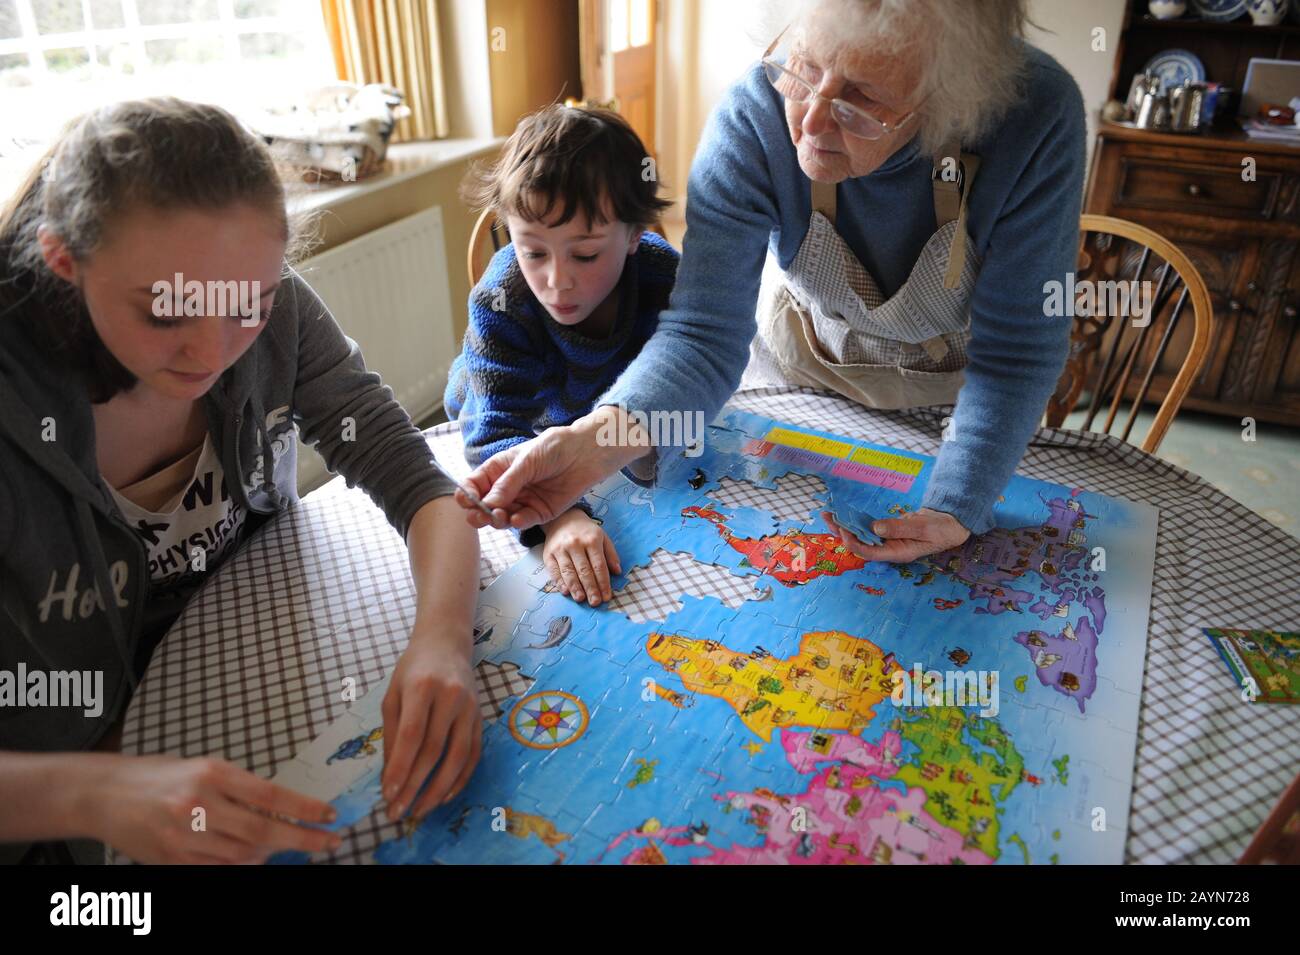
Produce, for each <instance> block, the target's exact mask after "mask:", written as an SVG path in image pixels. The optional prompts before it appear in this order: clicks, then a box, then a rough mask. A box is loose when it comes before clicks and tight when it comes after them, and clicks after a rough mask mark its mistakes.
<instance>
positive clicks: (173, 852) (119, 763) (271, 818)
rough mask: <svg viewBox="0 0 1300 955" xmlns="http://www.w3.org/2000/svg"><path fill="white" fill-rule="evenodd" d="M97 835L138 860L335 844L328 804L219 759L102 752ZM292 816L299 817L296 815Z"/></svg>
mask: <svg viewBox="0 0 1300 955" xmlns="http://www.w3.org/2000/svg"><path fill="white" fill-rule="evenodd" d="M96 760H97V762H98V764H99V765H98V767H97V769H96V771H95V773H94V777H93V785H92V786H91V787H89V788H90V789H91V790H92V792H89V793H88V794H87V797H86V799H87V802H88V803H89V802H92V801H93V808H92V809H91V810H90V811H89V816H90V818H91V819H92V823H91V825H90V827H89V828H90V830H91V834H92V835H93V836H94V837H95V838H97V839H100V840H102V841H103V842H105V843H107V844H108V845H111V846H113V847H114V848H116V849H118V850H120V851H121V852H124V853H126V855H128V856H129V857H130V858H132V859H134V860H135V861H137V862H151V863H167V864H176V863H200V864H214V863H216V864H219V863H261V862H265V861H266V859H267V857H268V856H269V855H271V854H272V853H273V852H278V851H281V850H297V851H300V852H322V851H326V850H333V849H337V848H338V847H339V845H340V839H339V836H338V835H337V834H336V833H333V832H326V831H323V830H320V829H312V828H307V827H306V826H305V825H300V824H298V822H301V823H315V824H326V823H329V822H332V821H334V819H335V817H336V813H335V811H334V808H333V807H332V806H330V805H329V804H328V803H323V802H321V801H320V800H318V799H312V798H310V797H308V796H304V795H302V794H301V793H297V792H294V791H293V790H291V789H286V788H284V787H283V786H277V785H276V784H275V783H273V782H271V781H270V780H267V779H262V778H261V777H259V776H255V775H253V774H252V773H250V772H248V771H247V770H245V769H240V768H239V767H238V766H235V765H234V764H233V763H228V762H226V761H225V760H221V759H211V758H200V759H179V758H176V757H172V756H120V755H111V756H109V755H105V756H102V757H96ZM293 820H298V822H295V821H293Z"/></svg>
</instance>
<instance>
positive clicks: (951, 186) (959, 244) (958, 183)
mask: <svg viewBox="0 0 1300 955" xmlns="http://www.w3.org/2000/svg"><path fill="white" fill-rule="evenodd" d="M979 168H980V158H979V156H976V155H974V154H973V153H965V152H962V151H961V142H960V141H959V140H956V139H950V140H949V141H948V142H946V143H944V145H943V148H942V149H941V150H939V152H938V153H937V154H936V155H935V157H934V168H933V170H932V171H931V173H930V179H931V182H932V184H933V187H934V221H935V225H936V227H942V226H945V225H947V224H948V223H949V222H952V221H953V220H954V219H955V220H956V221H957V231H956V232H955V233H953V237H952V244H951V245H950V246H949V247H948V268H947V271H946V272H945V273H944V276H943V287H944V288H946V289H955V288H956V287H957V286H958V284H960V282H961V271H962V268H963V267H964V266H965V264H966V200H967V199H968V198H969V197H970V190H971V184H972V183H973V182H974V181H975V175H976V173H978V172H979Z"/></svg>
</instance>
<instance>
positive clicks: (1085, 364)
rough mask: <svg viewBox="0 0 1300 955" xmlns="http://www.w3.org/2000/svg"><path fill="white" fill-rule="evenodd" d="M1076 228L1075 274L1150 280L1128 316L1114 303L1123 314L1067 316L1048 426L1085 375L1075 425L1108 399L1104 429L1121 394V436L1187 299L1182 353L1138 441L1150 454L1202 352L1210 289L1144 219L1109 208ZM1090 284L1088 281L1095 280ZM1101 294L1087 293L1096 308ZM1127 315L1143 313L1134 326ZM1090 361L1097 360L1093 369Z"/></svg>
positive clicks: (1063, 412)
mask: <svg viewBox="0 0 1300 955" xmlns="http://www.w3.org/2000/svg"><path fill="white" fill-rule="evenodd" d="M1080 232H1081V236H1080V242H1079V268H1078V273H1077V276H1076V282H1078V283H1082V282H1084V281H1085V280H1086V281H1089V282H1092V283H1103V282H1122V283H1124V285H1123V288H1126V289H1136V288H1140V287H1141V286H1133V285H1129V284H1128V283H1129V282H1139V283H1141V282H1150V283H1151V285H1152V286H1153V287H1154V291H1153V293H1152V294H1151V296H1150V301H1149V302H1145V303H1143V302H1142V298H1141V297H1139V299H1138V303H1139V304H1145V305H1146V306H1147V307H1146V309H1145V311H1141V312H1139V314H1138V315H1132V316H1130V315H1129V314H1127V312H1129V311H1131V309H1121V310H1120V311H1122V312H1125V314H1100V315H1099V314H1093V315H1079V316H1077V317H1076V318H1075V325H1074V330H1073V331H1072V332H1071V334H1070V354H1069V358H1068V359H1067V360H1066V366H1065V371H1064V373H1063V374H1062V376H1061V380H1060V381H1059V382H1058V383H1057V386H1056V393H1055V394H1053V395H1052V397H1051V399H1050V400H1049V401H1048V403H1047V415H1046V421H1047V424H1048V425H1049V426H1051V427H1056V428H1059V427H1061V426H1062V425H1063V424H1064V422H1065V418H1066V416H1067V415H1068V414H1069V413H1070V412H1071V411H1073V410H1074V407H1075V405H1076V404H1077V403H1078V401H1079V398H1080V396H1081V395H1082V394H1083V390H1084V387H1085V384H1086V383H1087V382H1088V381H1089V380H1090V379H1091V381H1092V385H1091V389H1090V390H1091V394H1090V398H1089V402H1088V414H1087V418H1086V419H1085V421H1084V423H1083V430H1085V431H1089V430H1092V429H1093V424H1094V422H1095V421H1096V419H1097V416H1098V415H1099V414H1100V413H1101V411H1102V409H1103V407H1105V406H1106V405H1107V404H1109V407H1108V408H1107V409H1106V417H1105V424H1104V425H1103V426H1102V427H1101V428H1100V429H1099V430H1101V431H1102V432H1103V433H1105V434H1110V431H1111V427H1112V426H1113V425H1114V424H1115V418H1116V416H1117V415H1118V413H1119V409H1120V405H1121V403H1122V402H1123V400H1124V399H1125V398H1127V399H1129V400H1130V401H1131V407H1130V409H1129V413H1128V418H1127V421H1126V422H1125V425H1124V431H1123V434H1122V436H1121V440H1124V441H1127V440H1128V439H1129V434H1130V433H1131V432H1132V430H1133V424H1134V422H1135V421H1136V420H1137V413H1138V409H1139V408H1140V407H1141V406H1142V404H1143V403H1144V402H1145V401H1146V400H1147V395H1148V393H1149V392H1150V389H1151V382H1152V379H1153V378H1154V377H1155V375H1156V373H1157V369H1158V368H1159V366H1160V364H1161V361H1162V360H1163V359H1164V356H1165V351H1166V350H1167V349H1168V347H1169V342H1170V340H1171V339H1172V337H1173V335H1174V334H1175V332H1176V330H1177V328H1178V324H1179V320H1180V319H1181V318H1182V315H1183V312H1184V311H1185V309H1186V305H1187V303H1188V301H1189V300H1190V301H1191V306H1192V316H1193V321H1194V323H1195V324H1194V327H1193V329H1192V340H1191V345H1190V347H1189V348H1188V351H1187V357H1186V358H1185V359H1184V360H1183V363H1182V366H1181V367H1180V368H1179V369H1178V372H1177V374H1176V375H1175V376H1174V378H1173V380H1172V382H1170V383H1169V385H1168V387H1167V389H1166V391H1165V397H1164V400H1163V401H1161V403H1160V407H1159V408H1158V409H1157V410H1156V416H1155V420H1154V421H1152V422H1151V427H1150V428H1149V429H1148V431H1147V435H1146V438H1145V440H1143V442H1142V450H1143V451H1146V452H1147V453H1148V454H1154V453H1155V451H1156V449H1157V448H1159V447H1160V442H1161V441H1163V440H1164V437H1165V434H1166V432H1168V430H1169V426H1170V425H1171V424H1173V421H1174V416H1175V415H1177V414H1178V409H1179V408H1180V407H1181V405H1182V403H1183V398H1184V397H1186V395H1187V391H1188V389H1189V388H1191V386H1192V382H1193V381H1194V380H1195V379H1196V376H1197V375H1198V374H1199V373H1200V371H1201V367H1202V366H1203V365H1204V364H1205V360H1206V358H1207V357H1208V355H1209V350H1210V339H1211V337H1212V335H1213V330H1214V309H1213V307H1212V306H1211V303H1210V293H1209V291H1208V290H1207V289H1206V287H1205V280H1204V279H1202V278H1201V274H1200V272H1198V271H1197V269H1196V266H1195V265H1193V264H1192V261H1191V259H1189V258H1188V257H1187V256H1186V254H1184V253H1183V252H1182V251H1181V250H1180V249H1179V248H1178V247H1177V246H1176V245H1174V244H1173V243H1172V242H1170V241H1169V240H1168V239H1166V238H1164V237H1163V236H1161V235H1160V234H1158V233H1156V232H1153V231H1152V230H1150V229H1148V228H1147V227H1146V226H1141V225H1138V224H1137V223H1136V222H1129V221H1127V220H1125V219H1116V218H1113V217H1111V216H1095V215H1084V216H1083V217H1082V218H1081V220H1080ZM1079 287H1082V286H1079ZM1092 287H1093V288H1094V289H1096V288H1098V287H1099V285H1098V284H1094V285H1093V286H1092ZM1148 287H1150V286H1148ZM1100 288H1104V289H1115V288H1118V287H1117V286H1100ZM1068 294H1070V295H1073V294H1074V290H1069V292H1068ZM1101 300H1102V296H1101V295H1100V294H1098V295H1094V303H1095V304H1096V305H1097V306H1098V307H1099V308H1100V309H1101V310H1102V311H1108V309H1107V308H1105V307H1103V306H1102V305H1101ZM1131 301H1132V300H1131V299H1130V302H1131ZM1171 303H1172V304H1171ZM1130 317H1132V318H1138V317H1140V318H1142V319H1146V320H1147V321H1145V322H1142V323H1141V327H1138V325H1139V322H1135V321H1130V320H1129V319H1130ZM1157 335H1158V338H1157ZM1103 353H1104V354H1103ZM1098 361H1100V364H1101V368H1100V371H1099V373H1097V374H1096V375H1095V376H1094V375H1093V372H1094V371H1095V370H1096V369H1097V364H1098ZM1139 366H1142V367H1144V368H1145V372H1144V373H1143V374H1142V377H1141V382H1140V383H1135V381H1134V371H1135V369H1137V368H1138V367H1139Z"/></svg>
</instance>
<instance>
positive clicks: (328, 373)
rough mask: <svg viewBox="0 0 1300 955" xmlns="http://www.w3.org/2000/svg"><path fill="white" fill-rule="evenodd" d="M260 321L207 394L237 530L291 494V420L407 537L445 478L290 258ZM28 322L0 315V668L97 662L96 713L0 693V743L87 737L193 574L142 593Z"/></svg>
mask: <svg viewBox="0 0 1300 955" xmlns="http://www.w3.org/2000/svg"><path fill="white" fill-rule="evenodd" d="M268 323H269V325H268V327H267V328H265V329H264V330H263V331H262V333H261V334H260V335H259V336H258V337H257V339H256V340H255V341H254V343H253V345H252V346H251V347H250V348H249V349H248V351H247V352H245V353H244V355H243V356H241V357H240V359H239V360H238V361H237V362H235V364H234V365H232V366H231V367H230V368H229V369H227V371H226V372H225V374H223V375H222V376H221V378H220V379H219V380H218V382H217V384H215V385H214V386H213V387H212V389H211V390H210V391H209V392H208V394H207V395H205V396H204V397H203V399H202V402H203V408H204V411H205V412H206V415H207V420H208V432H209V435H210V437H211V439H212V443H213V446H214V448H215V449H216V452H217V454H218V455H220V459H221V462H222V467H223V469H224V471H225V481H226V485H227V488H228V491H229V493H230V494H231V495H232V496H233V497H234V498H235V500H236V502H238V503H239V504H241V505H243V506H244V507H245V508H246V509H247V512H248V513H247V518H246V519H245V523H244V527H243V530H242V534H243V535H244V536H245V537H246V536H247V535H248V534H249V533H251V531H252V530H253V529H254V528H255V527H256V526H258V525H260V524H261V523H263V522H264V521H265V520H266V519H267V518H268V517H269V516H271V515H274V514H276V513H277V512H280V511H283V510H285V509H287V508H288V507H290V506H292V505H293V503H294V502H295V501H296V500H297V496H298V495H297V483H296V482H297V445H296V442H295V441H294V435H293V428H294V425H295V424H296V425H298V426H299V427H300V428H301V432H302V436H303V438H304V439H305V440H306V441H307V442H308V443H311V444H314V445H315V447H316V448H317V450H318V451H320V453H321V454H322V456H323V457H324V458H325V462H326V464H327V465H328V466H329V469H330V470H331V471H335V472H337V473H339V474H342V475H343V476H344V477H345V479H346V480H347V482H348V484H349V485H360V486H361V487H362V488H364V489H365V490H366V492H367V493H369V495H370V496H371V498H372V499H373V500H374V501H375V503H376V504H377V505H379V506H380V507H381V508H382V509H383V510H384V513H385V515H386V516H387V518H388V520H389V522H390V523H391V524H392V525H393V526H394V527H395V528H396V529H397V530H398V532H399V533H401V534H402V535H403V536H405V535H406V531H407V528H408V527H409V525H410V522H411V519H412V517H413V516H414V515H415V512H416V511H417V510H419V509H420V507H422V506H423V505H424V504H425V503H427V502H428V501H430V500H432V499H433V498H436V497H439V496H441V495H444V494H450V493H451V492H452V491H453V490H454V489H455V485H454V483H453V482H452V480H451V479H450V478H449V477H448V476H447V475H446V474H445V473H444V472H443V471H442V470H441V469H440V468H439V467H438V465H437V463H436V462H435V461H434V459H433V455H432V454H431V452H430V451H429V447H428V445H427V444H426V443H425V441H424V439H423V438H422V437H421V435H420V433H419V431H418V430H417V429H416V428H415V426H414V425H413V424H412V423H411V420H410V418H409V417H408V416H407V414H406V412H405V411H404V410H403V409H402V407H401V406H400V405H399V404H398V403H397V402H396V401H395V400H394V399H393V393H392V390H391V389H389V388H388V387H387V386H385V385H384V384H382V382H381V381H380V379H379V376H378V375H377V374H375V373H373V372H369V371H366V368H365V365H364V363H363V362H362V358H361V352H360V350H359V349H358V348H357V345H356V343H355V342H353V341H352V340H351V339H349V338H347V337H346V336H345V335H344V334H343V332H342V330H341V329H340V328H339V326H338V324H337V323H336V322H335V321H334V318H333V316H331V315H330V314H329V312H328V310H327V309H326V308H325V306H324V304H323V303H322V302H321V300H320V299H319V298H318V297H317V295H316V294H315V293H314V292H313V291H312V290H311V289H310V288H309V287H308V285H307V284H306V282H304V281H303V280H302V278H301V277H300V276H299V275H298V274H297V273H290V274H289V275H287V276H286V278H285V279H284V280H283V282H282V283H281V286H280V289H279V291H278V293H277V295H276V298H275V304H274V306H273V308H272V311H271V315H270V317H269V319H268ZM27 325H28V322H27V321H26V320H25V318H24V317H19V316H15V315H12V314H11V315H8V316H0V671H8V672H9V673H10V674H15V675H16V674H17V673H18V672H19V670H20V665H21V666H22V667H23V668H25V671H26V672H28V673H30V672H32V671H33V670H43V671H46V672H50V671H65V672H66V671H87V670H90V671H102V672H103V691H102V693H103V695H102V700H101V703H102V712H101V713H100V714H99V715H98V716H96V717H90V716H87V715H85V711H84V708H82V707H76V706H65V707H55V706H39V707H32V706H26V707H20V706H14V705H10V706H3V705H0V750H25V751H46V752H50V751H68V750H84V749H88V748H90V747H92V746H93V745H94V744H95V743H96V742H97V741H98V740H99V738H100V737H101V736H102V735H103V734H104V733H105V732H106V731H107V729H108V728H109V727H110V726H111V725H112V724H113V723H114V722H115V721H116V720H117V719H118V717H120V716H121V714H122V713H123V712H124V710H125V707H126V704H127V703H128V701H129V700H130V696H131V691H132V689H133V688H134V686H135V683H136V682H137V681H138V680H139V678H140V676H141V675H142V674H143V670H144V667H145V665H146V664H147V663H148V657H149V655H150V654H151V653H152V650H153V647H154V645H155V644H156V641H157V640H158V639H160V638H161V636H162V633H163V632H164V631H165V629H166V627H167V626H168V625H170V623H171V621H172V620H173V619H174V618H175V616H176V614H177V613H179V611H180V610H181V609H182V607H183V605H184V602H185V600H186V599H188V597H189V595H190V594H191V593H192V592H193V590H194V589H195V587H194V586H191V587H189V588H188V590H187V591H183V592H181V593H180V594H175V593H173V594H170V595H169V596H168V597H167V598H160V599H154V600H151V593H150V591H151V585H150V579H149V573H148V569H147V564H146V550H145V546H144V543H143V542H142V541H141V539H140V538H139V537H138V536H137V534H136V532H135V531H134V530H133V529H132V528H131V526H130V525H128V524H127V523H126V522H125V521H124V519H123V517H122V514H121V512H120V510H119V509H118V507H117V505H116V503H115V501H114V499H113V496H112V494H111V493H110V492H109V490H108V488H107V486H106V485H105V484H104V481H103V479H102V478H101V477H100V474H99V468H98V467H97V465H96V457H95V427H94V421H93V419H92V417H91V406H90V402H89V398H88V395H87V389H86V386H85V385H84V384H83V383H82V382H81V381H80V380H79V379H78V378H77V377H76V375H75V374H74V373H73V372H71V371H69V370H68V369H66V368H64V367H60V366H61V364H63V363H60V362H58V361H57V360H56V359H54V358H52V357H51V356H50V355H49V354H46V353H42V351H41V349H40V348H39V347H38V346H37V345H36V344H35V343H34V342H33V340H32V338H31V337H30V334H29V332H28V331H27V330H26V326H27ZM347 419H351V424H349V422H348V420H347ZM267 461H270V462H271V465H270V467H269V468H267V467H266V466H265V462H267ZM236 477H237V478H238V479H235V478H236ZM213 569H215V568H213V567H209V568H208V572H211V571H212V570H213ZM195 586H196V585H195ZM154 596H155V597H157V596H158V595H157V594H155V595H154Z"/></svg>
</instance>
